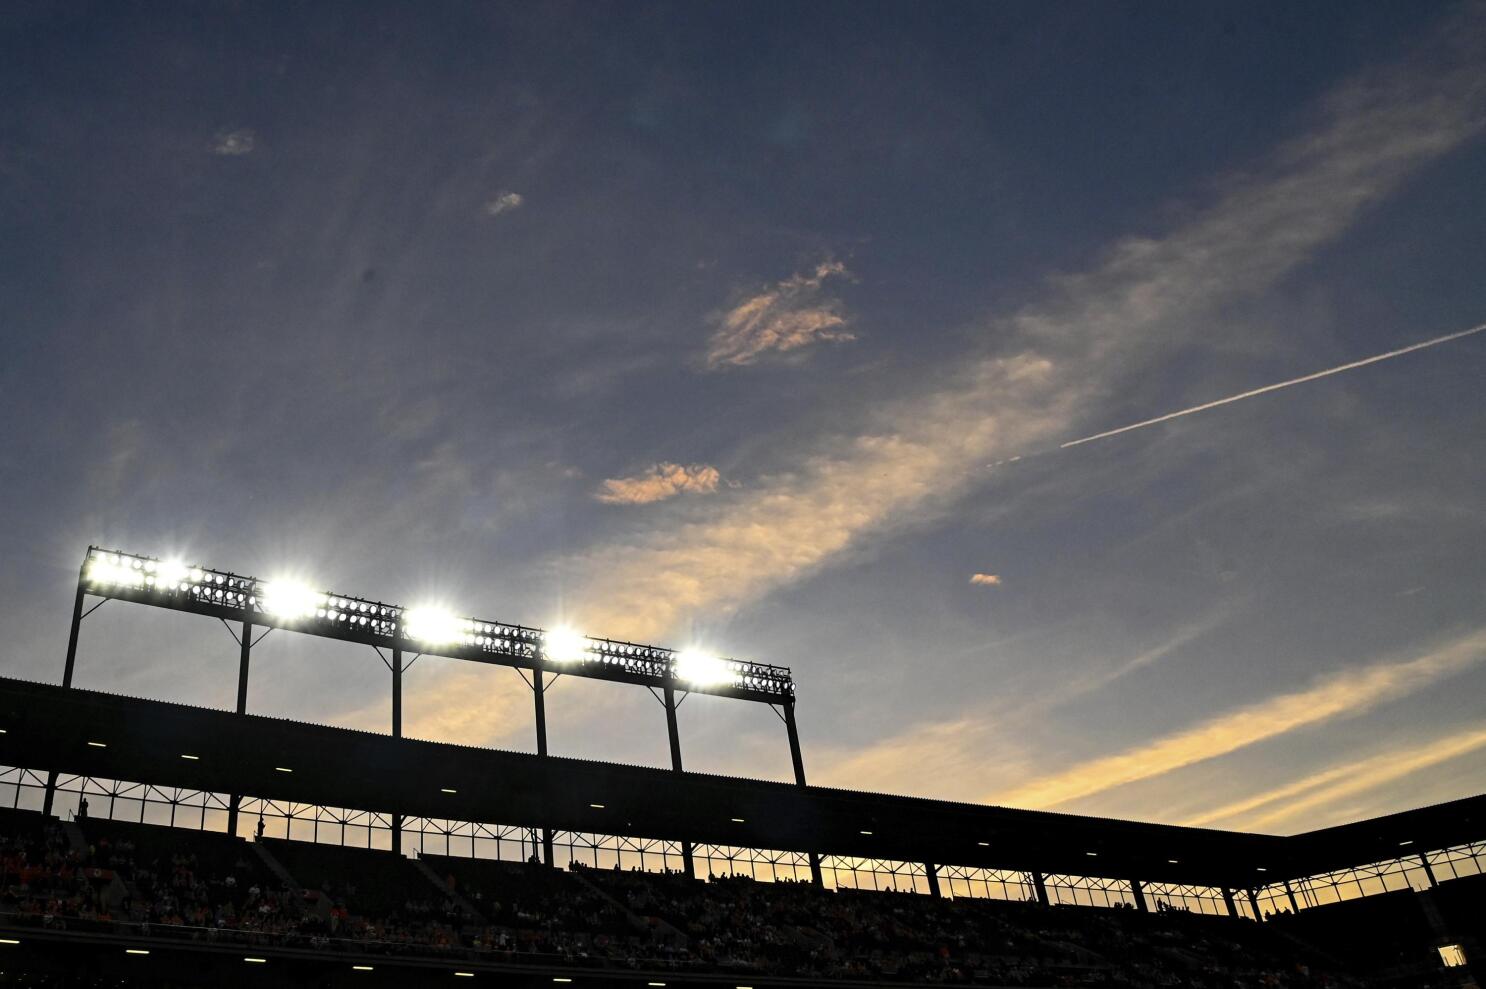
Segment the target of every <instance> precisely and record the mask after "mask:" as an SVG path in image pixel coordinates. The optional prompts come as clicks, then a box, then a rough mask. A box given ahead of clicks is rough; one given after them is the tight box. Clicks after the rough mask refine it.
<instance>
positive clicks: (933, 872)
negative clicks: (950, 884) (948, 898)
mask: <svg viewBox="0 0 1486 989" xmlns="http://www.w3.org/2000/svg"><path fill="white" fill-rule="evenodd" d="M924 876H925V877H926V878H927V879H928V880H929V895H930V896H932V897H933V898H934V899H936V900H937V899H939V898H940V897H941V896H943V895H944V894H942V893H940V892H939V866H937V865H935V864H934V863H933V862H925V863H924Z"/></svg>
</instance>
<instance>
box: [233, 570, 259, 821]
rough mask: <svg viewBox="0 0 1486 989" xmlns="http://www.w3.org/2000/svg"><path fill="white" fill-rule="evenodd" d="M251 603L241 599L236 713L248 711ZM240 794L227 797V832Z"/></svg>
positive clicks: (251, 627) (239, 800) (240, 796)
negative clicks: (241, 618) (240, 636)
mask: <svg viewBox="0 0 1486 989" xmlns="http://www.w3.org/2000/svg"><path fill="white" fill-rule="evenodd" d="M252 607H253V606H252V605H250V604H248V602H247V599H246V598H244V599H243V628H242V638H241V639H239V640H238V646H239V652H238V659H237V713H238V714H247V713H248V664H249V662H250V661H251V659H252V656H253V612H252ZM242 799H243V798H242V794H240V793H233V794H230V795H229V796H228V797H227V833H228V834H230V835H233V836H236V835H237V809H238V805H239V804H241V803H242Z"/></svg>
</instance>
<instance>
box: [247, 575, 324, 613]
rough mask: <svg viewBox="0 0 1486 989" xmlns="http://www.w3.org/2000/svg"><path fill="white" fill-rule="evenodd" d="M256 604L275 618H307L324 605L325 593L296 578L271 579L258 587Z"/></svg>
mask: <svg viewBox="0 0 1486 989" xmlns="http://www.w3.org/2000/svg"><path fill="white" fill-rule="evenodd" d="M258 605H259V607H261V608H262V609H263V610H264V611H266V612H268V613H269V614H270V615H273V616H274V617H275V618H285V619H290V620H293V619H295V618H309V617H310V616H311V615H313V614H314V613H315V612H316V611H317V610H319V609H320V608H323V607H325V595H323V594H321V593H320V592H319V591H317V590H315V589H314V588H312V587H310V586H309V585H308V584H303V583H301V582H299V581H297V580H271V581H269V582H268V583H266V584H263V585H262V586H260V587H259V588H258Z"/></svg>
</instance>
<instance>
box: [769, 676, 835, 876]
mask: <svg viewBox="0 0 1486 989" xmlns="http://www.w3.org/2000/svg"><path fill="white" fill-rule="evenodd" d="M779 706H780V707H782V708H784V730H785V732H786V733H787V734H788V735H789V758H790V762H792V763H794V767H795V783H796V784H798V785H799V786H805V785H806V784H805V759H804V757H803V756H802V755H801V754H800V730H799V728H798V727H796V725H795V699H794V698H793V697H790V698H788V699H786V700H785V701H784V702H783V703H782V704H780V705H779ZM808 854H809V856H810V879H811V881H812V882H814V883H815V885H816V886H818V887H820V888H822V889H824V888H825V879H824V877H823V876H822V875H821V871H820V853H819V852H810V853H808Z"/></svg>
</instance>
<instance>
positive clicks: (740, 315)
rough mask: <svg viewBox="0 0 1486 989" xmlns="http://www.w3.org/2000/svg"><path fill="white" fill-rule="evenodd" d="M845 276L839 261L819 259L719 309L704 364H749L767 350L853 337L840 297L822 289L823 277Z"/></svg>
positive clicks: (844, 270) (709, 365) (844, 269)
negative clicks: (802, 270)
mask: <svg viewBox="0 0 1486 989" xmlns="http://www.w3.org/2000/svg"><path fill="white" fill-rule="evenodd" d="M846 277H850V275H849V272H847V270H846V266H845V265H844V264H842V263H841V262H839V261H823V262H821V263H820V264H818V265H816V266H815V270H814V271H812V272H809V273H803V274H797V275H792V276H791V277H789V278H786V279H785V280H784V281H782V282H779V283H778V284H776V285H774V286H773V287H771V288H768V289H765V290H764V291H762V292H759V293H758V294H757V295H753V296H750V297H749V298H747V299H744V300H743V301H742V302H740V303H738V304H737V305H735V306H733V308H731V309H729V310H728V311H727V312H725V313H723V314H722V316H721V317H720V318H719V320H718V326H717V330H716V331H715V332H714V333H713V334H712V339H711V341H710V343H709V344H708V347H707V367H708V368H710V369H714V370H715V369H717V368H721V367H739V366H741V365H744V364H752V363H753V362H754V361H756V360H758V358H759V357H760V356H762V355H764V354H766V353H769V352H771V351H772V352H776V353H787V352H789V351H792V350H799V349H801V348H803V347H809V346H811V345H812V344H817V343H827V342H842V341H846V340H853V339H855V337H854V336H853V335H852V333H851V332H850V331H848V330H847V329H846V328H845V327H846V314H845V310H844V307H843V306H842V304H841V301H840V300H839V299H836V298H833V297H831V296H829V295H827V294H826V293H825V292H824V290H823V286H824V284H825V281H826V279H828V278H846Z"/></svg>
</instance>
